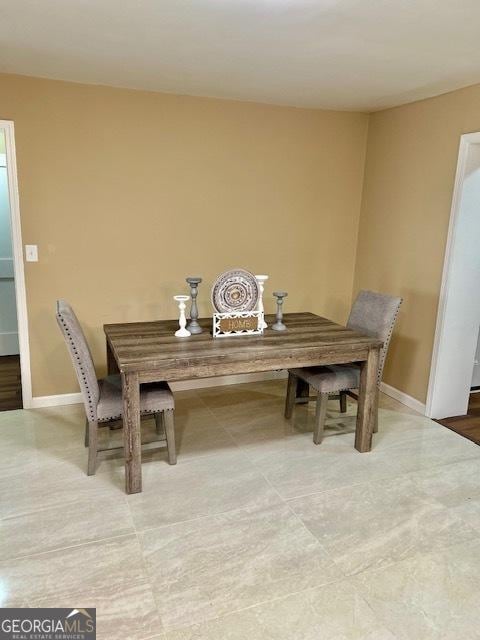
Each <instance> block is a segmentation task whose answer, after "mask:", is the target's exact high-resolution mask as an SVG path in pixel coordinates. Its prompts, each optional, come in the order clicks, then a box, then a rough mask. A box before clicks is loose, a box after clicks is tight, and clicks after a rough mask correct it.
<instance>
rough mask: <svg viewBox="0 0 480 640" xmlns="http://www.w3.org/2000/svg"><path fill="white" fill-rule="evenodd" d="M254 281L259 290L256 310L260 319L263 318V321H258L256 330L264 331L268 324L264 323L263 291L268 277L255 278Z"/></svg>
mask: <svg viewBox="0 0 480 640" xmlns="http://www.w3.org/2000/svg"><path fill="white" fill-rule="evenodd" d="M255 279H256V281H257V282H258V287H259V289H260V295H259V297H258V306H257V309H258V311H259V312H260V314H261V315H260V318H263V320H259V321H258V328H259V329H266V328H267V327H268V324H267V323H266V322H265V314H264V308H263V291H264V289H265V282H266V281H267V280H268V276H255Z"/></svg>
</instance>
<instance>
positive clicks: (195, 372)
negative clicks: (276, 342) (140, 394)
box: [127, 347, 370, 383]
mask: <svg viewBox="0 0 480 640" xmlns="http://www.w3.org/2000/svg"><path fill="white" fill-rule="evenodd" d="M369 351H370V348H369V347H363V348H362V349H348V350H345V351H330V352H325V353H321V352H316V353H315V352H314V350H312V351H311V352H310V353H306V354H300V353H296V354H292V355H285V356H275V357H272V358H262V359H259V360H249V361H245V360H238V361H232V360H230V361H228V362H212V361H211V360H210V361H209V360H208V359H205V361H203V362H202V359H201V358H198V359H197V358H196V359H195V361H194V362H193V361H192V360H191V359H185V360H181V359H178V360H175V361H174V362H170V363H165V364H163V363H162V364H161V365H159V366H158V367H155V368H149V369H142V365H141V364H139V365H138V368H137V367H135V366H134V365H129V366H128V369H127V371H136V372H137V373H138V378H139V382H141V383H142V382H158V381H161V380H166V381H168V382H176V381H179V380H194V379H196V378H212V377H215V376H227V375H238V374H242V373H260V372H265V371H278V370H280V369H294V368H298V367H312V366H320V365H328V364H348V363H351V362H364V361H366V360H367V359H368V354H369Z"/></svg>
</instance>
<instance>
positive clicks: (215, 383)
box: [30, 371, 287, 409]
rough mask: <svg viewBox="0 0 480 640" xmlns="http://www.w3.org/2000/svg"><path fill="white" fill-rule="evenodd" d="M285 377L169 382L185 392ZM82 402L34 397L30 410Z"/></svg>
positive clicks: (72, 396) (71, 396)
mask: <svg viewBox="0 0 480 640" xmlns="http://www.w3.org/2000/svg"><path fill="white" fill-rule="evenodd" d="M286 377H287V372H286V371H265V372H262V373H244V374H241V375H235V376H218V377H216V378H198V379H196V380H182V381H181V382H171V383H170V387H171V388H172V391H187V390H189V389H204V388H206V387H223V386H225V385H231V384H242V383H245V382H261V381H264V380H278V379H284V378H286ZM81 402H82V394H81V393H63V394H59V395H56V396H36V397H35V398H32V404H31V407H30V408H31V409H41V408H42V407H59V406H62V405H67V404H79V403H81Z"/></svg>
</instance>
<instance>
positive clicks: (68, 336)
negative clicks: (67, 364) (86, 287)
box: [56, 300, 100, 422]
mask: <svg viewBox="0 0 480 640" xmlns="http://www.w3.org/2000/svg"><path fill="white" fill-rule="evenodd" d="M56 317H57V322H58V326H59V327H60V330H61V332H62V333H63V337H64V338H65V342H66V343H67V347H68V351H69V353H70V357H71V358H72V362H73V368H74V369H75V373H76V374H77V379H78V384H79V385H80V390H81V392H82V398H83V404H84V405H85V412H86V414H87V418H88V420H89V421H91V422H95V421H96V420H97V405H98V399H99V396H100V392H99V388H98V381H97V374H96V373H95V367H94V364H93V358H92V354H91V352H90V348H89V346H88V343H87V341H86V339H85V335H84V333H83V331H82V327H81V326H80V323H79V322H78V319H77V316H76V315H75V313H74V311H73V309H72V307H71V306H70V305H69V304H68V302H66V301H65V300H57V314H56Z"/></svg>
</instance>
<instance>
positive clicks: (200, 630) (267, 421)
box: [0, 382, 480, 640]
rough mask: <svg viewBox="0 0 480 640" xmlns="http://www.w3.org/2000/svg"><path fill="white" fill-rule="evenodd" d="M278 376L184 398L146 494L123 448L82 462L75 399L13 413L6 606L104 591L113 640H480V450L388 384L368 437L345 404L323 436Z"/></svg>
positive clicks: (105, 632) (2, 517) (2, 470)
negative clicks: (362, 445)
mask: <svg viewBox="0 0 480 640" xmlns="http://www.w3.org/2000/svg"><path fill="white" fill-rule="evenodd" d="M284 387H285V383H284V382H268V383H258V384H255V385H254V384H249V385H238V386H236V387H223V388H217V389H206V390H201V391H197V392H181V393H179V394H177V409H176V433H177V448H178V464H177V465H176V466H175V467H171V466H169V465H168V464H167V462H166V456H165V451H164V450H160V451H155V452H152V451H149V452H147V453H145V455H144V463H143V475H144V491H143V493H141V494H137V495H132V496H127V495H125V493H124V491H123V485H124V478H123V465H122V460H121V459H119V458H118V457H114V456H112V454H109V457H108V459H107V460H105V461H103V462H102V463H101V464H100V466H99V469H98V471H97V475H96V476H95V477H87V476H86V475H85V467H86V451H85V449H84V447H83V414H82V408H81V407H80V406H70V407H62V408H55V409H43V410H36V411H13V412H8V413H2V414H0V443H1V447H2V457H1V461H0V527H1V529H0V606H50V607H54V606H64V607H74V606H75V607H79V606H80V607H90V606H94V607H97V619H98V637H99V638H101V639H108V640H129V639H131V640H147V639H149V638H152V639H156V640H224V639H227V638H228V639H230V640H244V639H245V638H248V639H249V640H257V639H258V640H260V639H261V640H264V639H267V640H268V639H270V638H271V639H272V640H297V639H298V640H334V639H335V640H360V639H362V640H367V639H368V640H387V639H388V640H392V639H400V638H402V639H403V638H404V639H406V640H407V639H408V640H428V639H430V638H432V639H433V638H435V639H442V640H447V639H452V640H453V639H454V640H457V639H458V638H462V640H473V639H475V638H479V639H480V607H479V606H478V601H479V598H480V540H479V534H480V473H479V471H478V470H479V462H480V449H479V447H478V446H476V445H475V444H473V443H472V442H470V441H468V440H465V439H463V438H461V437H460V436H458V435H456V434H455V433H453V432H452V431H449V430H448V429H445V428H443V427H441V426H440V425H438V424H436V423H434V422H432V421H430V420H428V419H426V418H423V417H421V416H419V415H418V414H415V413H414V412H413V411H410V410H408V409H407V408H406V407H403V406H402V405H399V404H398V403H396V402H394V401H392V400H390V399H389V398H387V397H385V396H384V397H382V399H381V407H382V408H381V410H380V420H379V422H380V432H379V433H378V434H377V435H376V437H375V441H374V449H373V451H372V452H371V453H369V454H359V453H357V452H356V451H355V450H354V449H353V431H354V427H355V417H354V415H355V404H350V405H349V410H348V413H347V414H346V415H342V414H340V413H339V412H338V407H337V403H335V402H333V401H332V402H331V403H330V407H329V414H328V422H327V425H328V430H327V436H326V438H325V440H324V442H323V443H322V445H321V446H318V447H316V446H314V445H313V443H312V435H311V431H312V428H313V411H314V406H313V405H310V407H309V408H308V409H307V408H306V407H299V408H297V411H296V415H295V419H294V420H293V421H292V422H289V421H286V420H284V418H283V417H282V413H283V412H282V409H283V398H284ZM144 427H145V430H144V431H145V438H146V439H149V438H151V437H153V426H152V425H151V424H149V423H148V422H147V423H145V425H144ZM107 433H108V431H107V430H105V435H106V434H107ZM120 435H121V434H120V433H119V432H112V433H111V440H112V441H113V440H115V439H116V438H119V437H120Z"/></svg>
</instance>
